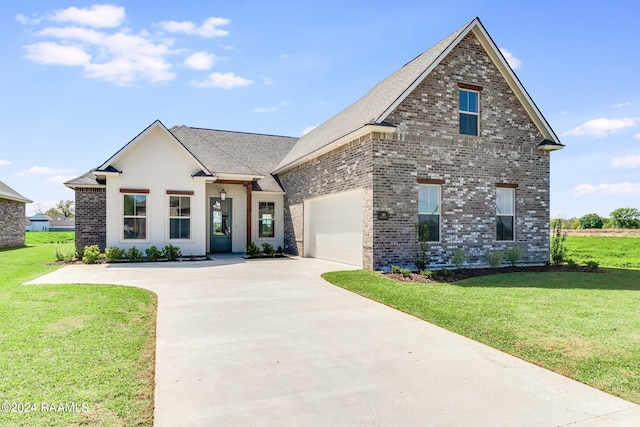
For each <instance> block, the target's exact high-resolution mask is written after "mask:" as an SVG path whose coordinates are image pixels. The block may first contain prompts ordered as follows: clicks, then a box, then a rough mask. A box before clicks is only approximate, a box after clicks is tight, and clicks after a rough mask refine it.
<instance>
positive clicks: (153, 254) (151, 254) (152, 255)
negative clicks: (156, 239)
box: [144, 246, 162, 261]
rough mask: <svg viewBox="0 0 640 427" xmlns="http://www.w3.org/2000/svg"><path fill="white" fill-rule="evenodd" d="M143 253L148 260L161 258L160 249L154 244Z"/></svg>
mask: <svg viewBox="0 0 640 427" xmlns="http://www.w3.org/2000/svg"><path fill="white" fill-rule="evenodd" d="M144 253H145V254H147V258H148V259H149V261H157V260H159V259H160V258H162V251H161V250H160V249H158V248H157V247H155V246H151V247H150V248H148V249H146V250H145V251H144Z"/></svg>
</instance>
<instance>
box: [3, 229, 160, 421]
mask: <svg viewBox="0 0 640 427" xmlns="http://www.w3.org/2000/svg"><path fill="white" fill-rule="evenodd" d="M31 234H39V235H45V234H47V233H28V234H27V236H28V238H29V237H30V235H31ZM28 242H29V241H28ZM65 245H70V246H71V247H73V244H72V243H62V244H57V245H56V244H37V245H33V246H29V247H26V248H20V249H13V250H3V251H0V324H1V325H3V328H2V330H0V401H2V402H10V403H11V402H15V403H22V404H24V403H35V404H36V411H34V412H29V413H17V412H9V413H5V412H2V413H0V425H16V426H33V425H42V426H70V425H87V424H89V425H105V426H110V425H114V426H121V425H126V426H129V425H137V426H150V425H152V424H153V392H154V366H155V322H156V297H155V295H154V294H153V293H152V292H149V291H146V290H143V289H137V288H129V287H120V286H104V285H100V286H97V285H91V286H87V285H55V286H53V285H52V286H46V285H45V286H20V285H19V284H20V283H24V282H25V281H28V280H30V279H33V278H35V277H38V276H40V275H42V274H44V273H46V272H49V271H51V270H53V269H56V268H59V266H54V265H46V263H47V262H50V261H53V260H54V259H55V248H56V246H58V247H60V246H65ZM59 403H67V404H71V403H75V404H76V407H77V408H79V409H78V410H79V412H55V413H54V412H44V411H43V410H42V405H43V404H47V405H48V406H49V407H51V405H56V404H59ZM83 403H84V404H86V406H85V408H87V410H86V411H84V409H83V407H82V404H83Z"/></svg>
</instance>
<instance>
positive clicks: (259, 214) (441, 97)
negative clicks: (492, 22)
mask: <svg viewBox="0 0 640 427" xmlns="http://www.w3.org/2000/svg"><path fill="white" fill-rule="evenodd" d="M562 147H563V145H562V144H560V143H559V141H558V137H557V136H556V135H555V133H554V132H553V130H552V129H551V127H550V126H549V124H548V123H547V121H546V120H545V118H544V117H543V116H542V114H541V112H540V111H539V110H538V108H537V107H536V105H535V104H534V103H533V101H532V100H531V98H530V97H529V95H528V94H527V92H526V91H525V89H524V88H523V87H522V85H521V83H520V81H519V80H518V78H517V77H516V76H515V74H514V72H513V70H512V69H511V68H510V67H509V65H508V64H507V62H506V60H505V59H504V57H503V56H502V54H501V53H500V51H499V50H498V48H497V47H496V45H495V43H494V42H493V40H492V39H491V38H490V36H489V35H488V34H487V32H486V30H485V29H484V27H483V26H482V24H481V23H480V21H479V19H474V20H473V21H471V22H469V23H468V24H466V25H465V26H463V27H462V28H460V29H459V30H457V31H456V32H454V33H453V34H451V35H450V36H448V37H447V38H445V39H444V40H442V41H441V42H440V43H438V44H436V45H435V46H434V47H432V48H431V49H429V50H428V51H426V52H424V53H423V54H421V55H419V56H418V57H416V58H415V59H413V60H412V61H410V62H409V63H407V64H406V65H405V66H403V67H402V68H401V69H399V70H398V71H396V72H395V73H393V74H392V75H391V76H389V77H388V78H386V79H385V80H383V81H382V82H380V83H379V84H378V85H376V86H375V87H374V88H373V89H372V90H371V91H370V92H368V93H367V94H365V95H364V96H363V97H362V98H361V99H360V100H358V101H356V102H355V103H354V104H353V105H351V106H349V107H347V108H346V109H345V110H343V111H342V112H340V113H338V114H337V115H335V116H334V117H332V118H330V119H329V120H327V121H326V122H324V123H323V124H321V125H320V126H318V127H316V128H315V129H313V130H312V131H311V132H309V133H308V134H306V135H304V136H303V137H302V138H300V139H299V140H297V139H295V138H286V137H276V136H266V135H255V134H245V133H236V132H223V131H214V130H204V129H193V128H187V127H184V126H180V127H174V128H171V129H166V128H165V127H164V126H163V125H162V124H161V123H160V122H155V123H154V124H152V125H151V126H150V127H149V128H147V129H146V130H145V131H143V132H142V133H141V134H140V135H138V136H137V137H136V138H135V139H134V140H133V141H131V142H130V143H129V144H127V145H126V146H125V147H124V148H123V149H121V150H120V151H119V152H118V153H116V154H115V155H114V156H113V157H112V158H111V159H109V160H107V161H106V162H105V163H104V164H102V165H101V166H100V167H98V168H97V169H96V170H94V171H92V172H89V173H87V174H85V175H83V176H81V177H79V178H76V179H75V180H72V181H69V182H68V183H66V184H67V186H69V187H71V188H74V189H75V190H76V215H77V217H76V218H77V219H76V230H77V235H76V236H77V239H80V240H79V241H80V242H81V243H82V244H91V243H97V244H99V245H101V246H103V247H104V246H105V245H106V246H123V247H130V246H132V245H134V244H135V245H137V246H139V247H141V248H144V247H148V246H150V245H152V244H154V245H156V246H161V245H164V244H167V243H173V244H175V245H177V246H180V248H181V249H182V251H183V253H185V254H202V253H203V252H225V251H233V252H243V251H244V249H245V248H244V245H245V244H246V243H247V242H249V241H255V242H256V243H258V244H260V243H262V242H269V243H272V244H274V245H275V246H277V245H283V246H284V248H285V250H286V251H287V252H289V253H293V254H299V255H303V256H311V257H319V258H324V259H330V260H336V261H342V262H346V263H349V264H355V265H361V266H363V267H365V268H371V269H389V268H390V266H391V265H398V266H403V267H413V260H414V257H415V254H416V248H417V241H418V240H420V241H423V242H426V244H427V246H428V254H429V256H430V259H431V262H432V264H434V265H437V266H446V265H450V264H451V257H452V253H453V252H454V251H455V250H456V249H463V250H464V251H465V253H466V257H467V262H468V264H469V265H470V266H481V265H485V264H486V262H485V258H484V257H485V254H486V253H487V252H488V251H492V250H503V249H506V248H508V247H510V246H513V245H519V246H521V248H522V249H523V258H522V261H523V262H526V263H533V264H542V263H544V262H545V261H547V260H548V259H549V185H550V179H549V161H550V158H549V152H550V151H552V150H556V149H560V148H562ZM223 189H224V190H225V192H226V196H227V197H226V199H224V198H222V197H221V194H222V193H223V191H222V190H223Z"/></svg>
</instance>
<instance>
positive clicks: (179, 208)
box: [169, 195, 191, 240]
mask: <svg viewBox="0 0 640 427" xmlns="http://www.w3.org/2000/svg"><path fill="white" fill-rule="evenodd" d="M169 239H172V240H174V239H182V240H188V239H191V197H190V196H184V195H169Z"/></svg>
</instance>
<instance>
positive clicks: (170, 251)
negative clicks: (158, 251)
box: [162, 244, 182, 261]
mask: <svg viewBox="0 0 640 427" xmlns="http://www.w3.org/2000/svg"><path fill="white" fill-rule="evenodd" d="M181 256H182V252H181V251H180V248H179V247H177V246H173V245H171V244H169V245H166V246H165V247H164V248H162V258H166V259H167V260H169V261H175V260H177V259H178V258H180V257H181Z"/></svg>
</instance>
